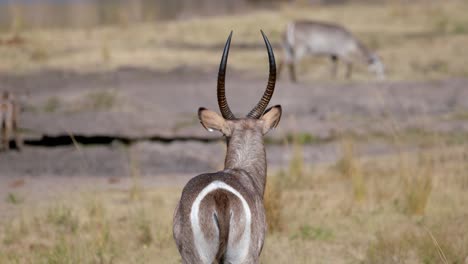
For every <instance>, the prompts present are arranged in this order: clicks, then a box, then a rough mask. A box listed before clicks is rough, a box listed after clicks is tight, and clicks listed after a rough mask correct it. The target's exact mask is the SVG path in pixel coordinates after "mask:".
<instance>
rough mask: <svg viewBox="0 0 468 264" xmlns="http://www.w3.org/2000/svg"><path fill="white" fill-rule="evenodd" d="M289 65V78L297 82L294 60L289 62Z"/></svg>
mask: <svg viewBox="0 0 468 264" xmlns="http://www.w3.org/2000/svg"><path fill="white" fill-rule="evenodd" d="M288 67H289V78H290V79H291V81H293V82H297V79H296V69H295V65H294V62H292V63H289V64H288Z"/></svg>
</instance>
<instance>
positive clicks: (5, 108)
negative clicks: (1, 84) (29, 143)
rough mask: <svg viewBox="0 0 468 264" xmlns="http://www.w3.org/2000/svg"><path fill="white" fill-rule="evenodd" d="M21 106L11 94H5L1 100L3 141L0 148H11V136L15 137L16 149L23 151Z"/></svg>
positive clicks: (0, 119) (0, 118)
mask: <svg viewBox="0 0 468 264" xmlns="http://www.w3.org/2000/svg"><path fill="white" fill-rule="evenodd" d="M18 115H19V105H18V102H17V101H16V100H15V97H14V96H13V94H12V93H10V92H7V91H5V92H3V94H2V97H1V98H0V126H1V134H2V140H1V144H0V147H1V148H2V149H4V150H8V149H9V148H10V134H11V133H13V134H14V136H15V142H16V148H17V149H21V146H22V140H21V137H20V134H19V131H18Z"/></svg>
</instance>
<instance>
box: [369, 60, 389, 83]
mask: <svg viewBox="0 0 468 264" xmlns="http://www.w3.org/2000/svg"><path fill="white" fill-rule="evenodd" d="M368 69H369V71H370V72H372V73H374V74H375V75H377V78H379V79H381V80H383V79H385V67H384V65H383V63H382V61H381V60H380V58H379V56H377V54H372V55H371V56H370V58H369V65H368Z"/></svg>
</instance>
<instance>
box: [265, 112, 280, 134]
mask: <svg viewBox="0 0 468 264" xmlns="http://www.w3.org/2000/svg"><path fill="white" fill-rule="evenodd" d="M281 113H282V110H281V105H275V106H273V107H270V108H268V109H267V110H266V111H265V113H264V114H263V116H262V117H261V118H260V120H263V122H264V123H263V134H264V135H265V134H266V133H268V131H270V130H271V129H272V128H275V127H276V126H277V125H278V123H279V121H280V119H281Z"/></svg>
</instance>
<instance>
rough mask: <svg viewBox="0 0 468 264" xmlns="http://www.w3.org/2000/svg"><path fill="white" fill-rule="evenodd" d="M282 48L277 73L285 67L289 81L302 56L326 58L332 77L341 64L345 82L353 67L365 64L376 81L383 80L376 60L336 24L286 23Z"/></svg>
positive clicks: (294, 75)
mask: <svg viewBox="0 0 468 264" xmlns="http://www.w3.org/2000/svg"><path fill="white" fill-rule="evenodd" d="M282 45H283V51H284V52H283V53H284V57H283V60H282V62H280V65H279V67H278V71H279V72H280V71H281V69H282V66H283V64H286V65H287V66H288V68H289V74H290V78H291V80H293V81H296V72H295V65H296V64H297V63H298V62H299V61H300V60H301V59H302V58H303V57H305V56H306V55H311V56H329V57H330V59H331V60H332V63H333V64H332V68H331V74H332V76H333V77H336V75H337V69H338V60H341V61H343V62H344V63H345V64H346V65H347V71H346V77H347V78H351V71H352V65H353V63H360V64H365V65H367V66H368V69H369V71H371V72H373V73H375V74H376V75H377V77H378V78H380V79H383V78H385V70H384V65H383V63H382V62H381V60H380V59H379V57H378V56H377V55H376V54H375V53H374V52H372V51H370V50H369V49H368V48H367V47H366V46H365V45H364V44H363V43H362V42H361V41H359V40H358V39H357V38H356V37H355V36H353V34H352V33H351V32H349V31H348V30H347V29H346V28H344V27H342V26H340V25H337V24H332V23H325V22H319V21H310V20H298V21H293V22H290V23H289V24H288V25H287V27H286V29H285V31H284V33H283V38H282Z"/></svg>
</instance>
